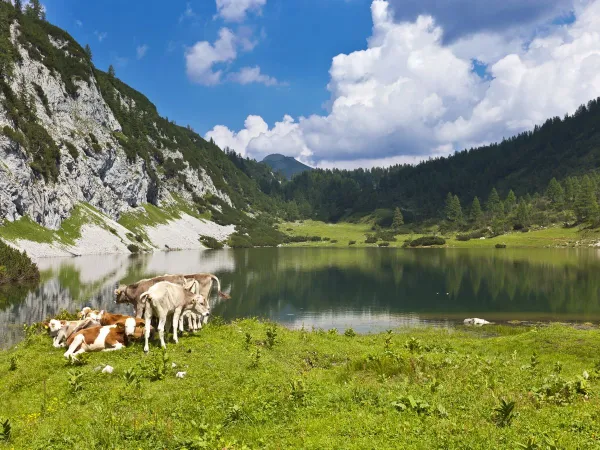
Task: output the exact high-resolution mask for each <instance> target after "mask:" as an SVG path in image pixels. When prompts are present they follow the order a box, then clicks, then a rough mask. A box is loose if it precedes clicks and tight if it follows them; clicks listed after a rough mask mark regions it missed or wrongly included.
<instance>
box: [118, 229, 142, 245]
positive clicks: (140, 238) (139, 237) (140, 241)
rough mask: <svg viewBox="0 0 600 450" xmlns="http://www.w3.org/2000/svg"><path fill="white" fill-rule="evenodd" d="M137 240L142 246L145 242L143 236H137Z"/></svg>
mask: <svg viewBox="0 0 600 450" xmlns="http://www.w3.org/2000/svg"><path fill="white" fill-rule="evenodd" d="M111 231H112V230H111ZM135 240H136V241H138V242H139V243H140V244H141V243H142V242H144V236H142V235H141V234H136V235H135Z"/></svg>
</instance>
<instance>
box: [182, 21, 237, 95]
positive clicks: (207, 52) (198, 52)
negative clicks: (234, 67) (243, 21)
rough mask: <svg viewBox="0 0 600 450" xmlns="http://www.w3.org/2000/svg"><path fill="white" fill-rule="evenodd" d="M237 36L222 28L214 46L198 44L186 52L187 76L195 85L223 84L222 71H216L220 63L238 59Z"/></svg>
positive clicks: (206, 43) (205, 42)
mask: <svg viewBox="0 0 600 450" xmlns="http://www.w3.org/2000/svg"><path fill="white" fill-rule="evenodd" d="M235 41H236V36H235V34H234V33H233V31H231V30H230V29H229V28H221V30H220V31H219V38H218V39H217V40H216V41H215V43H214V44H211V43H209V42H207V41H202V42H196V44H194V46H193V47H191V48H188V49H187V50H186V52H185V61H186V71H187V75H188V77H189V78H190V80H192V81H193V82H195V83H198V84H202V85H205V86H212V85H215V84H218V83H220V82H221V77H222V75H223V71H222V70H220V69H219V70H214V68H213V67H214V66H215V65H216V64H219V63H226V62H231V61H233V60H234V59H235V58H236V57H237V50H236V42H235Z"/></svg>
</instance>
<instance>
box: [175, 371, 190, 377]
mask: <svg viewBox="0 0 600 450" xmlns="http://www.w3.org/2000/svg"><path fill="white" fill-rule="evenodd" d="M186 374H187V372H177V373H176V374H175V378H183V377H185V375H186Z"/></svg>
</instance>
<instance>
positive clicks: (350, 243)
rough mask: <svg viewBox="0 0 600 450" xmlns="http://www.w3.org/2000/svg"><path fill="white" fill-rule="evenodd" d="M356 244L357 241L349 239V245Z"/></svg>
mask: <svg viewBox="0 0 600 450" xmlns="http://www.w3.org/2000/svg"><path fill="white" fill-rule="evenodd" d="M354 244H356V241H349V242H348V245H354Z"/></svg>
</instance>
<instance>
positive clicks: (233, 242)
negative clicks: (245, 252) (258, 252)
mask: <svg viewBox="0 0 600 450" xmlns="http://www.w3.org/2000/svg"><path fill="white" fill-rule="evenodd" d="M229 246H230V247H231V248H252V247H253V245H252V242H250V240H249V239H248V237H246V236H241V235H239V234H232V235H231V236H230V237H229Z"/></svg>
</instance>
